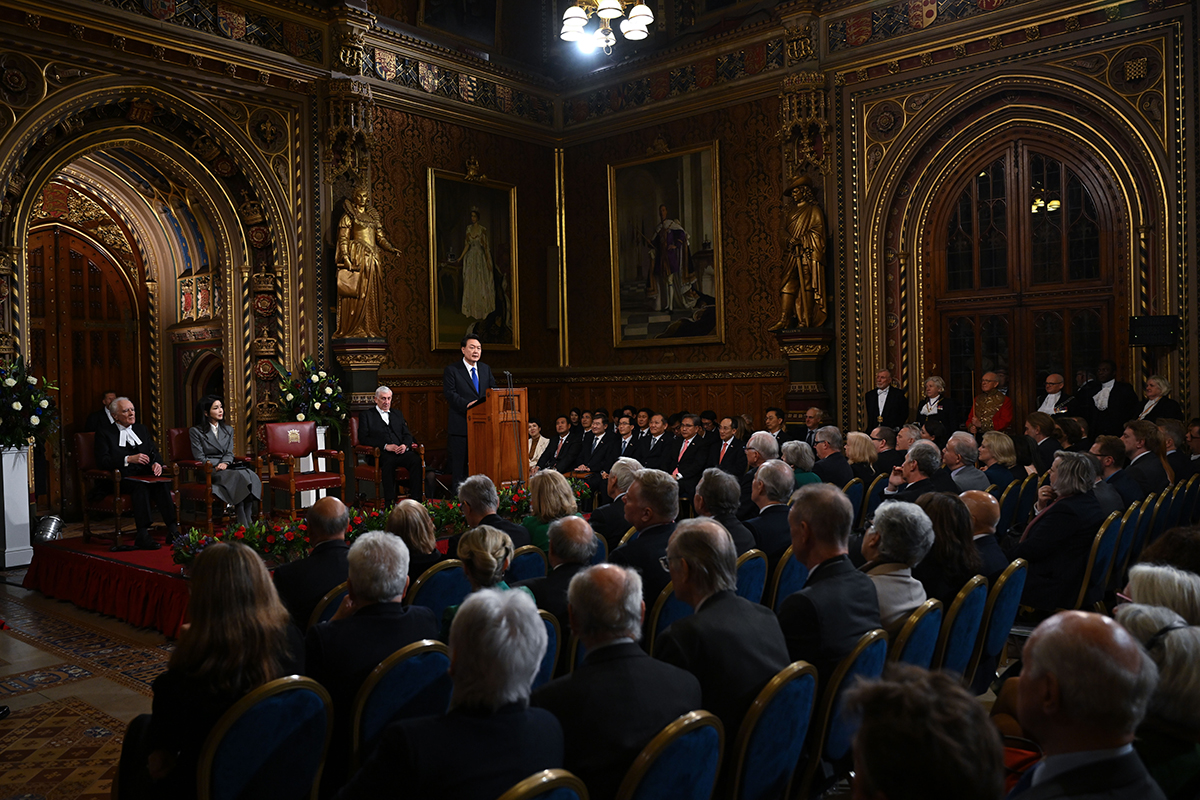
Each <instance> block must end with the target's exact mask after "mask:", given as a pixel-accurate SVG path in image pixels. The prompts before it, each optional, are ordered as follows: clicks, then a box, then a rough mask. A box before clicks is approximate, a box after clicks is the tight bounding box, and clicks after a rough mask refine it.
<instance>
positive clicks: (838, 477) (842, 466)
mask: <svg viewBox="0 0 1200 800" xmlns="http://www.w3.org/2000/svg"><path fill="white" fill-rule="evenodd" d="M812 471H813V474H814V475H816V476H817V477H818V478H820V479H821V481H822V482H824V483H832V484H833V485H834V486H836V487H838V488H839V489H840V488H841V487H843V486H845V485H846V484H847V483H849V482H850V481H852V480H854V470H853V469H851V467H850V462H849V461H847V460H846V454H845V453H841V452H837V453H830V454H829V455H827V456H825V457H824V458H822V459H821V460H820V461H818V462H817V463H815V464H813V468H812Z"/></svg>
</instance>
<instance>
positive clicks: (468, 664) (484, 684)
mask: <svg viewBox="0 0 1200 800" xmlns="http://www.w3.org/2000/svg"><path fill="white" fill-rule="evenodd" d="M497 534H498V535H500V536H503V535H504V534H500V533H499V532H498V531H497ZM464 541H465V537H464ZM546 642H547V634H546V627H545V625H544V624H543V623H542V620H541V618H540V617H539V616H538V614H537V608H536V607H535V606H534V604H533V600H532V599H530V597H529V596H528V595H527V594H526V593H525V592H502V591H495V590H490V589H484V590H481V591H478V592H476V593H475V594H473V595H471V596H470V597H468V598H467V599H466V600H465V601H464V602H463V604H462V606H461V607H460V608H459V612H458V614H456V615H455V617H454V624H453V626H452V627H451V629H450V659H451V664H452V665H453V666H452V668H451V677H452V679H453V681H454V691H453V694H452V696H451V700H450V711H449V712H448V713H446V714H445V715H443V716H439V717H420V718H417V719H410V720H404V721H401V722H397V723H394V724H392V725H390V726H388V728H386V729H385V730H384V732H383V734H382V736H381V738H380V742H379V744H378V745H377V746H376V748H375V751H374V753H373V754H372V755H371V757H370V758H369V759H368V760H367V762H366V763H365V764H364V765H363V767H362V769H360V770H359V771H358V773H357V774H356V775H355V776H354V778H353V779H352V780H351V781H350V783H349V784H347V785H346V787H345V788H343V789H342V791H341V792H339V793H338V795H337V797H338V800H356V799H357V798H362V800H377V799H378V798H381V797H394V796H396V795H397V794H400V793H401V787H402V788H403V792H402V793H403V794H404V795H405V796H410V797H447V798H459V799H460V800H495V798H497V797H499V796H500V795H502V794H503V793H504V792H505V791H506V790H507V789H508V788H509V787H511V786H513V785H515V784H516V783H518V782H519V781H521V780H523V779H525V778H527V777H528V776H530V775H532V774H533V773H535V772H538V771H540V770H544V769H557V768H560V767H562V766H563V731H562V727H561V726H560V725H559V722H558V720H557V719H555V717H554V715H553V714H551V713H549V712H548V711H545V710H543V709H540V708H532V707H530V706H529V687H530V685H532V683H533V678H534V675H536V674H537V671H538V668H539V666H540V665H541V662H542V656H543V655H544V654H545V652H546Z"/></svg>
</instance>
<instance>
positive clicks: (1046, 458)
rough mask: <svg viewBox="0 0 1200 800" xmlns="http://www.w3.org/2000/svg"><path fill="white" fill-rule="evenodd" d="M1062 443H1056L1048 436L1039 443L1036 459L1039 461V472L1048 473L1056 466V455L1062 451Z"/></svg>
mask: <svg viewBox="0 0 1200 800" xmlns="http://www.w3.org/2000/svg"><path fill="white" fill-rule="evenodd" d="M1062 449H1063V446H1062V443H1060V442H1056V441H1055V440H1054V438H1053V437H1050V436H1047V437H1046V438H1045V439H1042V440H1041V441H1040V442H1038V443H1037V450H1036V458H1037V460H1038V465H1037V466H1038V472H1039V473H1041V472H1046V471H1047V470H1049V469H1050V467H1051V466H1053V465H1054V454H1055V453H1057V452H1058V451H1059V450H1062Z"/></svg>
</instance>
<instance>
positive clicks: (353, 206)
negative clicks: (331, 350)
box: [334, 189, 399, 339]
mask: <svg viewBox="0 0 1200 800" xmlns="http://www.w3.org/2000/svg"><path fill="white" fill-rule="evenodd" d="M345 209H346V213H345V214H343V215H342V218H341V220H339V221H338V238H337V257H336V260H337V268H338V273H337V288H338V327H337V332H336V333H335V334H334V336H337V337H341V338H347V339H382V338H383V327H382V325H381V324H380V318H381V316H382V312H381V310H380V309H381V303H380V300H381V295H382V292H383V269H382V265H381V263H380V258H379V251H380V250H386V251H387V252H389V253H398V252H399V251H398V250H397V249H396V248H395V247H393V246H392V243H391V242H389V241H388V239H387V235H386V234H385V233H384V230H383V222H382V221H381V220H380V219H379V212H378V211H376V210H375V207H374V206H373V205H371V201H370V199H369V197H368V195H367V190H366V189H356V190H355V191H354V196H353V197H348V198H346V201H345Z"/></svg>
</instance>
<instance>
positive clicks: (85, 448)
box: [75, 433, 180, 547]
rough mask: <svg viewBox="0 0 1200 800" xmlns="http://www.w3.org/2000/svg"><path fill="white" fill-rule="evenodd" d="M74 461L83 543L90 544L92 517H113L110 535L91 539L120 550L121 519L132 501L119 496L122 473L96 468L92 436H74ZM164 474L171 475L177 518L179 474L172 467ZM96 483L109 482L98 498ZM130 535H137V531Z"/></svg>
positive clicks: (128, 496) (92, 434)
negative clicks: (77, 472)
mask: <svg viewBox="0 0 1200 800" xmlns="http://www.w3.org/2000/svg"><path fill="white" fill-rule="evenodd" d="M75 460H76V467H77V468H78V470H79V506H80V508H82V509H83V541H85V542H90V541H91V540H92V536H93V534H92V519H91V515H92V514H112V515H113V516H114V517H115V518H116V519H115V520H114V522H113V532H112V534H111V535H110V534H94V535H95V536H96V537H97V538H100V539H104V540H106V541H111V542H112V543H113V547H118V546H120V544H121V533H122V531H121V517H123V516H125V515H127V514H131V513H132V512H133V497H132V496H131V495H127V494H119V491H120V489H119V487H120V485H121V471H120V470H117V469H113V470H107V469H100V467H99V465H97V464H96V434H94V433H77V434H75ZM167 470H171V471H172V475H173V480H172V483H171V498H172V499H173V500H174V501H175V512H176V515H178V513H179V496H180V492H179V474H178V472H175V471H174V469H173V468H172V467H166V468H165V469H164V472H163V474H164V475H165V474H167ZM97 481H110V482H111V486H110V487H109V493H108V494H107V495H104V496H103V497H101V496H99V492H98V491H97ZM130 532H131V533H136V531H130Z"/></svg>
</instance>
